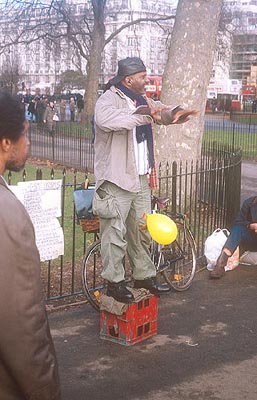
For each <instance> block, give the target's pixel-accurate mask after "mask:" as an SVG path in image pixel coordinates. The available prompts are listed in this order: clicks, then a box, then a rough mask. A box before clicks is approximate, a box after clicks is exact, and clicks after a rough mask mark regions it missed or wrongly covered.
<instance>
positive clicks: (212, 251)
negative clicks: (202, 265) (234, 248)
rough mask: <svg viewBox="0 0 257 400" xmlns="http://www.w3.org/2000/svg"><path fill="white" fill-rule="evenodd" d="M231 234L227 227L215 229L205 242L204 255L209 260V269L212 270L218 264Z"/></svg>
mask: <svg viewBox="0 0 257 400" xmlns="http://www.w3.org/2000/svg"><path fill="white" fill-rule="evenodd" d="M228 236H229V231H228V230H227V229H219V228H218V229H215V231H214V232H213V233H212V234H211V235H210V236H208V237H207V239H206V241H205V243H204V255H205V257H206V260H207V269H208V270H209V271H212V270H213V269H214V267H215V265H216V262H217V259H218V257H219V255H220V253H221V250H222V248H223V246H224V244H225V242H226V240H227V238H228Z"/></svg>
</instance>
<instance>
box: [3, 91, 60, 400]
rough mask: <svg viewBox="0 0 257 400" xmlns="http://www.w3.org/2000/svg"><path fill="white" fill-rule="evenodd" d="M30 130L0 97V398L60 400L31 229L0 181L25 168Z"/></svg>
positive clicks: (10, 101)
mask: <svg viewBox="0 0 257 400" xmlns="http://www.w3.org/2000/svg"><path fill="white" fill-rule="evenodd" d="M28 126H29V124H28V121H25V117H24V112H23V109H22V108H21V106H20V102H19V101H18V100H16V99H15V98H13V97H12V96H10V95H8V94H4V93H0V237H1V240H0V255H1V265H0V321H1V323H0V399H3V400H4V399H12V400H21V399H24V400H25V399H30V400H34V399H35V400H36V399H37V400H50V399H52V400H60V399H61V395H60V385H59V377H58V368H57V360H56V355H55V350H54V346H53V341H52V338H51V334H50V330H49V325H48V319H47V315H46V310H45V302H44V295H43V291H42V288H41V280H40V260H39V253H38V250H37V247H36V243H35V234H34V229H33V225H32V222H31V220H30V217H29V215H28V214H27V212H26V210H25V208H24V207H23V205H22V203H21V202H20V201H19V200H18V199H17V197H16V196H15V195H14V194H13V193H12V192H11V190H10V189H9V188H8V185H7V183H6V182H5V180H4V178H3V176H2V175H3V174H4V172H5V170H9V171H20V170H21V169H22V168H23V167H24V164H25V161H26V158H27V154H28V149H29V141H28V139H27V137H26V133H27V131H28Z"/></svg>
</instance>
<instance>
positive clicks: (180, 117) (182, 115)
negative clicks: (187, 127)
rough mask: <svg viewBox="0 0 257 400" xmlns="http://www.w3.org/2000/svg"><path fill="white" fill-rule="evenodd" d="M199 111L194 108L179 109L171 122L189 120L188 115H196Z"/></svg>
mask: <svg viewBox="0 0 257 400" xmlns="http://www.w3.org/2000/svg"><path fill="white" fill-rule="evenodd" d="M198 113H199V111H196V110H180V111H177V112H176V114H175V115H174V119H173V121H172V124H183V123H184V122H187V121H189V119H190V118H189V117H190V115H197V114H198Z"/></svg>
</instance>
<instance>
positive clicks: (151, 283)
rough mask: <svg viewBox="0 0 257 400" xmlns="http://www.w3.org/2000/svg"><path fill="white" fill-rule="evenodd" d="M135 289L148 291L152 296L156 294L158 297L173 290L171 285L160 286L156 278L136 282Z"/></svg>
mask: <svg viewBox="0 0 257 400" xmlns="http://www.w3.org/2000/svg"><path fill="white" fill-rule="evenodd" d="M134 288H135V289H140V288H144V289H148V290H149V292H151V293H152V294H155V295H157V296H158V295H160V294H165V293H168V292H170V290H171V288H170V286H169V285H165V284H159V283H158V282H157V280H156V278H155V277H152V278H146V279H143V280H140V281H138V280H135V282H134Z"/></svg>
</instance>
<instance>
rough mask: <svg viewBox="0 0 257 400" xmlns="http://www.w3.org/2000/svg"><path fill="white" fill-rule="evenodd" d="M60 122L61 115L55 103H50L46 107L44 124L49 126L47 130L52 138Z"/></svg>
mask: <svg viewBox="0 0 257 400" xmlns="http://www.w3.org/2000/svg"><path fill="white" fill-rule="evenodd" d="M58 121H59V115H58V112H57V109H56V107H55V105H54V102H53V101H50V102H49V104H48V105H47V106H46V110H45V114H44V123H45V124H46V125H47V130H48V132H49V134H50V135H51V136H53V135H54V134H55V132H56V124H57V122H58Z"/></svg>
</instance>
